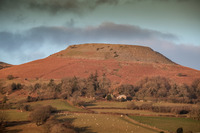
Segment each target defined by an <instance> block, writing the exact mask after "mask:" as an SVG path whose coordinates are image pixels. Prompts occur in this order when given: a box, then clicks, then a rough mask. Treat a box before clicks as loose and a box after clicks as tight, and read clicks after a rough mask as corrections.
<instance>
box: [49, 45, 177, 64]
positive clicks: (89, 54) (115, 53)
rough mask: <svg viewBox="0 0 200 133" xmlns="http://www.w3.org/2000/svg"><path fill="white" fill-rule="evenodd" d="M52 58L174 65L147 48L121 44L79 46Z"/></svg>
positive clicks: (71, 47) (73, 46) (74, 46)
mask: <svg viewBox="0 0 200 133" xmlns="http://www.w3.org/2000/svg"><path fill="white" fill-rule="evenodd" d="M52 56H57V57H63V58H64V57H69V58H76V59H95V60H109V59H114V60H117V61H134V62H151V63H164V64H175V63H174V62H172V61H171V60H169V59H167V58H166V57H165V56H163V55H162V54H160V53H158V52H156V51H154V50H152V49H151V48H149V47H144V46H137V45H121V44H80V45H72V46H69V47H68V48H67V49H66V50H63V51H61V52H59V53H56V54H54V55H52Z"/></svg>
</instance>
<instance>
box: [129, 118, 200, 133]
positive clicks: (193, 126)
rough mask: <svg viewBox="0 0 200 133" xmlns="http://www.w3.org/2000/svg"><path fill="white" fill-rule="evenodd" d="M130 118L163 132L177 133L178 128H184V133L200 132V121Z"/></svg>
mask: <svg viewBox="0 0 200 133" xmlns="http://www.w3.org/2000/svg"><path fill="white" fill-rule="evenodd" d="M130 118H132V119H134V120H136V121H138V122H141V123H144V124H147V125H150V126H154V127H157V128H160V129H163V130H168V131H170V132H175V131H176V130H177V128H179V127H182V128H183V130H184V132H187V131H193V132H198V131H200V121H197V120H193V119H189V118H174V117H146V116H130Z"/></svg>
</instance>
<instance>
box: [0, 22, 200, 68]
mask: <svg viewBox="0 0 200 133" xmlns="http://www.w3.org/2000/svg"><path fill="white" fill-rule="evenodd" d="M177 39H178V38H177V37H176V36H175V35H173V34H169V33H162V32H158V31H154V30H149V29H142V28H140V27H138V26H134V25H122V24H115V23H111V22H106V23H102V24H101V25H99V26H96V27H86V28H76V27H64V26H63V27H45V26H41V27H35V28H32V29H29V30H27V31H24V32H22V33H9V32H0V47H1V49H0V58H2V57H6V56H8V55H9V56H10V55H12V53H15V55H18V56H19V55H20V56H21V57H19V60H18V63H24V62H26V61H30V60H34V59H36V57H37V58H43V57H46V56H48V55H50V54H52V53H53V52H56V51H59V50H62V49H64V48H66V47H67V45H70V44H80V43H118V44H119V43H121V44H136V45H138V44H139V45H146V46H149V47H152V48H153V49H155V50H156V51H158V52H160V53H162V54H164V55H165V56H167V57H169V58H170V59H171V60H173V61H175V62H177V63H179V64H181V65H185V66H189V67H193V68H196V69H199V70H200V66H199V65H198V63H197V62H198V60H199V57H200V46H189V45H177V44H175V43H173V41H174V40H177ZM170 40H171V41H170ZM1 51H3V52H1ZM27 51H28V52H27ZM30 55H31V56H30ZM33 55H35V56H33ZM12 57H13V56H12ZM24 57H28V58H27V59H24ZM12 59H13V58H10V59H9V60H10V61H7V60H2V59H0V60H1V61H5V62H8V63H12V62H11V60H12Z"/></svg>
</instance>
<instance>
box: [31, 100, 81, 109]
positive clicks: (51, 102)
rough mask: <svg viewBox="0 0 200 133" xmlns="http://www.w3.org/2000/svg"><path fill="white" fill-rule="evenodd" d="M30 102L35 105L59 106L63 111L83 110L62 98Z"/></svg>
mask: <svg viewBox="0 0 200 133" xmlns="http://www.w3.org/2000/svg"><path fill="white" fill-rule="evenodd" d="M28 104H30V105H31V106H33V107H34V106H38V105H51V106H52V107H55V108H57V110H62V111H82V110H81V109H80V108H76V107H74V106H72V105H70V104H69V103H68V102H67V101H66V100H62V99H55V100H44V101H37V102H30V103H28Z"/></svg>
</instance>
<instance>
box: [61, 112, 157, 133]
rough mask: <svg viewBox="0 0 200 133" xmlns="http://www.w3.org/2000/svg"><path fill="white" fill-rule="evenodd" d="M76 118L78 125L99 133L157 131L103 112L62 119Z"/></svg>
mask: <svg viewBox="0 0 200 133" xmlns="http://www.w3.org/2000/svg"><path fill="white" fill-rule="evenodd" d="M66 118H71V119H74V121H73V124H74V125H75V126H78V127H88V130H89V131H91V132H98V133H123V132H127V133H135V132H137V133H155V131H153V130H150V129H146V128H143V127H140V126H138V125H134V124H131V123H129V122H127V121H124V120H123V119H122V118H121V117H120V116H113V115H101V114H71V115H68V116H63V117H60V119H66Z"/></svg>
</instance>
